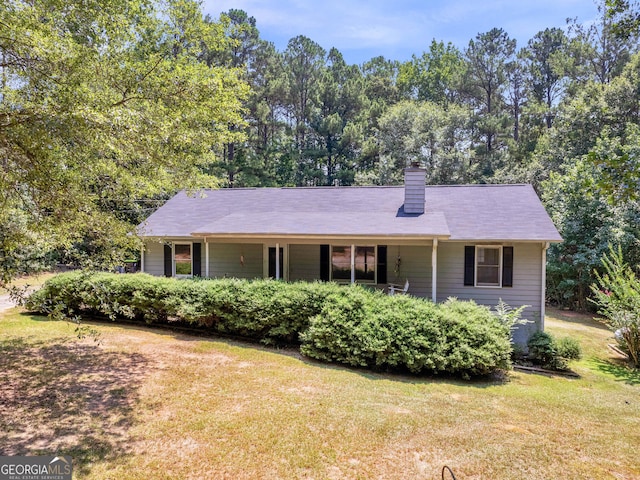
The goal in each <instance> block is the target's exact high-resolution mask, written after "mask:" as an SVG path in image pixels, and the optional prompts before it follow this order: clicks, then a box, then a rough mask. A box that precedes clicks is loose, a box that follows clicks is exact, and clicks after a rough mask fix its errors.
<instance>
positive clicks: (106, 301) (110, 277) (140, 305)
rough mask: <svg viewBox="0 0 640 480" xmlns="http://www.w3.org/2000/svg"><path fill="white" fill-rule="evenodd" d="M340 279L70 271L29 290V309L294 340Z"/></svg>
mask: <svg viewBox="0 0 640 480" xmlns="http://www.w3.org/2000/svg"><path fill="white" fill-rule="evenodd" d="M340 288H341V287H339V286H338V285H336V284H327V283H302V282H301V283H284V282H276V281H273V280H259V281H249V280H239V279H218V280H178V279H174V278H164V277H153V276H150V275H147V274H135V275H117V274H111V273H93V274H87V273H82V272H72V273H65V274H61V275H58V276H56V277H54V278H53V279H51V280H49V281H48V282H46V283H45V285H44V286H43V288H42V289H40V290H39V291H38V292H36V293H34V294H33V295H31V297H30V298H29V299H28V301H27V304H26V306H27V308H29V309H31V310H34V311H39V312H42V313H52V312H53V311H54V309H55V310H56V311H57V312H58V313H60V314H64V315H67V316H73V315H76V314H82V315H85V316H107V317H109V318H111V319H117V318H126V319H131V320H136V321H141V322H147V323H167V322H185V323H188V324H191V325H196V326H200V327H203V328H208V329H211V330H214V331H216V332H220V333H227V334H232V335H241V336H245V337H250V338H255V339H258V340H261V341H263V342H265V343H297V342H299V339H298V335H299V332H302V331H304V330H305V329H306V328H307V327H308V324H309V319H310V318H311V317H313V316H314V315H317V314H318V313H319V312H320V311H321V309H322V305H323V304H324V303H325V299H326V297H327V296H328V295H329V294H330V293H331V292H333V291H335V290H339V289H340Z"/></svg>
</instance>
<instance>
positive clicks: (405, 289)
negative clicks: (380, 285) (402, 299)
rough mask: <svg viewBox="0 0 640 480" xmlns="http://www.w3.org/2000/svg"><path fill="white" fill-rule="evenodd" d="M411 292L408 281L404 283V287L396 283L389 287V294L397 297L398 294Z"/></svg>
mask: <svg viewBox="0 0 640 480" xmlns="http://www.w3.org/2000/svg"><path fill="white" fill-rule="evenodd" d="M408 291H409V280H408V279H407V281H405V282H404V286H402V285H397V284H395V283H390V284H389V285H388V286H387V293H388V294H389V295H395V294H396V293H398V294H405V293H407V292H408Z"/></svg>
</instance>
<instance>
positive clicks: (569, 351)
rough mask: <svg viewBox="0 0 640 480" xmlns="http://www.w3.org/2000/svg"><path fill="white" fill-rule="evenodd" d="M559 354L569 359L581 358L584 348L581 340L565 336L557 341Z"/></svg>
mask: <svg viewBox="0 0 640 480" xmlns="http://www.w3.org/2000/svg"><path fill="white" fill-rule="evenodd" d="M556 347H557V349H558V356H560V357H562V358H566V359H567V360H580V358H582V348H581V347H580V342H578V341H577V340H576V339H575V338H571V337H563V338H560V339H558V340H557V341H556Z"/></svg>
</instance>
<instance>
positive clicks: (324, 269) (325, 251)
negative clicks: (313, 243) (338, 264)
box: [320, 245, 330, 282]
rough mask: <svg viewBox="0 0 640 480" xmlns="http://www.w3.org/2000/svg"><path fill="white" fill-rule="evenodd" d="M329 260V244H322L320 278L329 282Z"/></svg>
mask: <svg viewBox="0 0 640 480" xmlns="http://www.w3.org/2000/svg"><path fill="white" fill-rule="evenodd" d="M329 262H330V259H329V245H320V280H322V281H323V282H328V281H329V280H330V274H329V271H330V268H329V267H330V263H329Z"/></svg>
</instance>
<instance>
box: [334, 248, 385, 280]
mask: <svg viewBox="0 0 640 480" xmlns="http://www.w3.org/2000/svg"><path fill="white" fill-rule="evenodd" d="M334 246H335V247H349V248H350V249H351V255H352V257H353V255H354V253H355V249H356V247H373V255H374V258H373V265H374V270H373V273H374V279H373V281H367V280H354V281H353V282H352V281H351V280H344V279H338V280H334V279H333V247H334ZM354 268H355V265H351V278H355V270H354ZM329 279H330V280H331V281H332V282H336V283H341V284H349V283H358V284H360V285H377V284H378V245H360V244H358V245H356V244H355V243H352V244H347V245H345V244H343V243H336V244H335V245H333V244H332V245H331V248H330V249H329Z"/></svg>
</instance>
